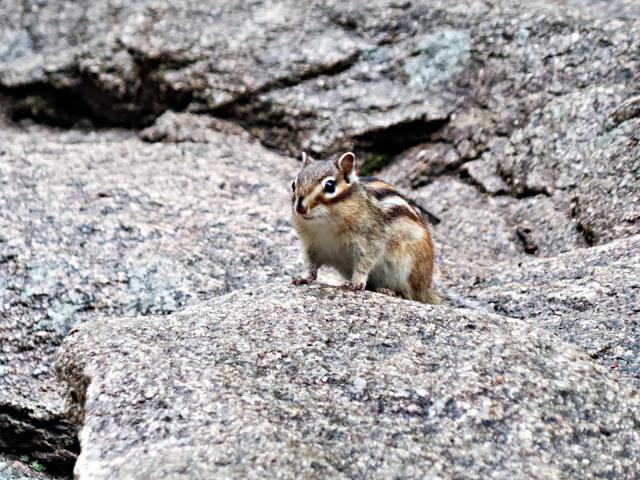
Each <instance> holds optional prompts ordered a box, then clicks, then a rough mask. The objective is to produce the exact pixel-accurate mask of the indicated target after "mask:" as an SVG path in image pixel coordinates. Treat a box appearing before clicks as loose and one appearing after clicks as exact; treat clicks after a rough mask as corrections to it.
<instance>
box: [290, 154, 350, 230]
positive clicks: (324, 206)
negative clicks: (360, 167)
mask: <svg viewBox="0 0 640 480" xmlns="http://www.w3.org/2000/svg"><path fill="white" fill-rule="evenodd" d="M357 180H358V177H357V175H356V172H355V155H354V154H353V153H351V152H347V153H345V154H344V155H342V156H341V157H340V158H338V159H336V160H335V161H331V160H328V161H314V160H313V159H312V158H311V157H309V156H308V155H307V154H306V153H302V169H301V170H300V172H299V173H298V176H297V177H296V179H295V180H294V181H293V183H292V184H291V188H292V190H293V192H292V195H291V209H292V213H293V216H294V218H295V219H296V220H298V219H299V220H304V221H312V220H322V219H327V218H328V217H329V216H330V214H331V205H332V204H335V203H338V202H341V201H343V200H345V199H347V198H349V197H350V196H351V194H352V193H353V186H354V184H355V183H356V182H357Z"/></svg>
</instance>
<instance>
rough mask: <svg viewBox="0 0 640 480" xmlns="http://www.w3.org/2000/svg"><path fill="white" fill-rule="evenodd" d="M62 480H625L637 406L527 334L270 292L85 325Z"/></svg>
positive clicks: (300, 290) (638, 445) (402, 306)
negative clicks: (74, 432) (70, 472)
mask: <svg viewBox="0 0 640 480" xmlns="http://www.w3.org/2000/svg"><path fill="white" fill-rule="evenodd" d="M57 371H58V373H59V376H60V378H61V379H62V380H64V382H66V384H67V386H68V397H67V398H68V402H69V403H68V406H69V414H70V417H71V418H73V419H74V420H75V421H76V422H78V425H79V426H81V430H80V443H81V453H80V456H79V458H78V462H77V464H76V467H75V475H76V478H79V479H84V478H90V479H93V480H99V479H117V478H127V479H137V478H139V479H146V478H161V477H170V478H193V477H199V476H203V477H205V476H207V477H224V478H265V477H267V478H272V477H278V478H303V477H304V478H307V477H309V478H345V477H347V478H352V477H356V476H357V477H367V478H390V477H393V476H402V477H411V478H425V477H429V478H449V477H455V478H478V479H479V478H487V477H489V476H490V477H492V478H512V477H514V476H516V477H517V476H523V475H524V476H532V477H537V476H540V477H545V478H565V477H566V478H584V479H589V478H605V477H606V478H635V477H637V476H638V475H640V464H638V462H637V458H638V456H639V455H640V431H639V430H638V425H639V424H640V397H639V395H638V392H637V391H635V390H633V389H631V388H629V387H625V386H624V385H622V384H620V383H619V382H618V381H617V380H616V379H615V378H614V377H613V376H611V375H610V374H609V373H608V372H607V370H606V369H605V368H603V367H601V366H599V365H597V364H595V363H594V362H593V361H592V360H591V359H590V358H589V356H588V355H586V354H584V353H583V352H581V351H580V350H579V349H577V348H575V347H573V346H571V345H569V344H566V343H564V342H562V341H560V340H558V339H557V338H556V337H553V336H551V335H549V334H548V333H547V332H545V331H543V330H540V329H537V328H535V327H534V326H532V325H531V324H530V323H528V322H524V321H518V320H512V319H507V318H504V317H500V316H497V315H488V314H477V313H473V312H471V311H468V310H463V309H452V308H449V307H444V306H427V305H422V304H418V303H415V302H409V301H403V300H399V299H393V298H389V297H387V296H384V295H380V294H374V293H369V292H363V293H357V294H354V293H347V292H344V291H342V290H340V289H338V288H335V287H327V286H313V287H306V286H305V287H293V286H287V285H283V284H271V285H264V286H261V287H258V288H251V289H247V290H242V291H237V292H233V293H231V294H227V295H224V296H222V297H219V298H217V299H214V300H211V301H208V302H205V303H202V304H199V305H197V306H194V307H190V308H187V309H185V310H183V311H181V312H179V313H175V314H173V315H170V316H150V317H139V318H129V319H111V320H104V321H101V322H93V323H88V324H84V325H82V326H80V327H78V328H76V329H74V330H72V331H71V332H70V334H69V336H68V337H67V338H66V340H65V342H64V344H63V346H62V348H61V351H60V357H59V359H58V363H57Z"/></svg>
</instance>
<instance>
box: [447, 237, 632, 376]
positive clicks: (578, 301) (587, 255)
mask: <svg viewBox="0 0 640 480" xmlns="http://www.w3.org/2000/svg"><path fill="white" fill-rule="evenodd" d="M461 287H462V285H458V286H457V287H455V288H454V290H457V291H458V292H460V293H461V294H462V295H464V297H465V298H467V299H469V300H472V301H474V302H477V303H478V304H479V305H482V306H485V307H487V308H489V309H490V310H492V311H495V312H498V313H500V314H503V315H509V316H511V317H517V318H522V319H524V320H526V321H527V322H528V323H529V324H530V325H532V326H535V327H541V328H544V329H545V330H547V331H549V332H553V333H555V334H556V335H558V336H559V337H560V338H562V339H564V340H566V341H569V342H571V343H573V344H576V345H579V346H580V347H581V348H582V349H584V351H586V352H587V353H589V355H591V357H592V358H594V359H596V360H597V361H598V362H600V363H602V364H603V365H605V366H606V367H608V368H610V369H611V370H613V371H615V372H617V373H619V374H620V375H621V376H622V377H625V378H626V379H627V380H629V381H630V382H631V383H634V384H635V385H637V386H640V236H638V235H636V236H634V237H630V238H626V239H620V240H616V241H614V242H611V243H608V244H606V245H602V246H599V247H594V248H589V249H577V250H575V251H573V252H570V253H565V254H562V255H558V256H556V257H553V258H548V259H530V260H528V261H521V262H519V263H518V264H514V263H513V262H509V263H501V264H497V265H495V266H493V267H492V268H489V269H487V270H486V271H485V272H484V273H483V275H482V276H478V277H476V278H470V279H469V280H468V282H467V285H466V286H465V287H464V288H461Z"/></svg>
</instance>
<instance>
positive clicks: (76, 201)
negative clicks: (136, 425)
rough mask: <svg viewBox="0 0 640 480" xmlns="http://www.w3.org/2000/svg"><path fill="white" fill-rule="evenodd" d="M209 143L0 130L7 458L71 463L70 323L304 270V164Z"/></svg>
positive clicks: (1, 426) (179, 302) (239, 143)
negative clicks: (65, 349)
mask: <svg viewBox="0 0 640 480" xmlns="http://www.w3.org/2000/svg"><path fill="white" fill-rule="evenodd" d="M236 128H237V127H236ZM208 138H209V143H206V144H205V143H184V144H179V145H174V144H162V143H155V144H148V143H144V142H142V141H141V140H139V139H138V138H137V137H136V136H135V135H133V134H132V133H131V132H126V131H106V132H98V133H96V132H86V131H79V130H75V131H74V130H71V131H64V132H62V131H58V132H56V131H51V130H49V129H44V128H38V127H32V128H30V129H27V130H18V129H5V130H0V165H1V168H0V191H1V192H2V194H1V195H0V319H1V323H0V347H1V348H0V351H1V352H0V432H2V434H1V435H0V449H1V448H5V449H8V450H10V451H11V450H13V449H14V448H16V449H23V450H26V451H27V453H30V452H31V451H32V450H34V451H37V450H38V449H39V448H40V449H42V452H41V455H40V458H42V459H46V458H48V457H52V458H65V459H68V460H70V461H72V460H73V456H74V455H73V449H74V442H73V435H74V430H73V429H72V428H69V426H68V425H67V423H66V422H65V420H64V419H63V418H62V417H61V415H60V413H61V400H60V395H59V392H58V384H57V383H56V382H55V381H54V380H53V374H52V373H53V372H52V371H51V366H52V363H53V359H54V356H55V354H56V351H57V348H58V345H59V344H60V342H61V341H62V339H63V338H64V337H65V335H66V334H67V332H68V331H69V329H70V328H71V327H72V326H73V325H75V324H77V323H80V322H84V321H87V320H92V319H96V318H106V317H119V316H123V315H147V314H161V313H170V312H173V311H175V310H177V309H179V308H182V307H184V306H185V305H189V304H193V303H196V302H198V301H200V300H202V299H206V298H210V297H212V296H215V295H218V294H221V293H225V292H228V291H230V290H232V289H236V288H241V287H244V286H248V285H257V284H261V283H265V282H267V281H269V280H273V279H288V278H289V277H290V276H291V275H292V274H293V273H294V272H297V271H298V270H299V268H300V259H299V253H298V248H297V245H296V242H295V237H294V234H293V232H292V230H291V227H290V225H289V218H288V211H289V210H288V209H289V205H288V200H287V195H288V191H289V188H290V187H289V184H290V178H291V176H292V175H293V172H294V171H295V168H296V162H295V161H294V160H292V159H289V158H285V157H282V156H279V155H276V154H274V153H272V152H269V151H267V150H266V149H264V148H263V147H261V146H260V145H259V144H258V143H257V142H255V141H253V140H251V139H250V138H249V137H248V136H247V135H246V134H245V135H244V136H242V135H232V134H227V133H219V132H215V131H209V132H208ZM34 139H35V140H34ZM33 438H36V439H39V445H40V446H39V447H30V446H29V439H33Z"/></svg>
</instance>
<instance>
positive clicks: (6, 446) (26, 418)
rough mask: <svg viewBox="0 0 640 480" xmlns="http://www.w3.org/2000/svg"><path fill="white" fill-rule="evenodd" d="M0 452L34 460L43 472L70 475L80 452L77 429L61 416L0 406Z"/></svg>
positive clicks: (4, 405)
mask: <svg viewBox="0 0 640 480" xmlns="http://www.w3.org/2000/svg"><path fill="white" fill-rule="evenodd" d="M0 452H2V453H4V454H8V455H16V456H22V455H27V456H29V458H32V459H35V460H38V461H39V462H40V463H42V464H43V465H44V467H45V471H46V472H47V473H50V474H53V475H61V476H65V477H72V476H73V467H74V465H75V463H76V459H77V456H78V454H79V453H80V444H79V442H78V437H77V428H76V426H75V425H73V424H72V423H70V422H69V421H68V420H67V419H65V418H64V417H63V416H62V415H52V416H50V417H48V418H46V419H39V418H34V416H33V415H32V414H31V413H30V412H27V411H23V410H20V409H19V408H16V407H13V406H10V405H6V404H3V405H0Z"/></svg>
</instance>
